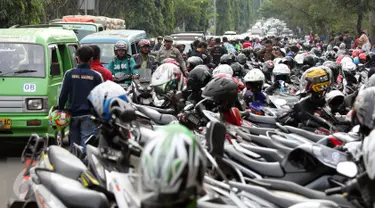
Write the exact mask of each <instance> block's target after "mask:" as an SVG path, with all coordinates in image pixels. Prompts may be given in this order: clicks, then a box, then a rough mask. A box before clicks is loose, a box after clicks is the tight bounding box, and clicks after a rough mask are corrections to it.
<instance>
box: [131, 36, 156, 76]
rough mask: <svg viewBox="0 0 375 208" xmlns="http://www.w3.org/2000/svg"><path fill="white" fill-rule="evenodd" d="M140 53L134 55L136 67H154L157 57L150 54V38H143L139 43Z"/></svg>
mask: <svg viewBox="0 0 375 208" xmlns="http://www.w3.org/2000/svg"><path fill="white" fill-rule="evenodd" d="M138 47H139V48H140V53H138V54H136V55H134V56H133V58H134V60H135V63H136V65H135V67H134V68H135V69H153V68H154V65H153V64H154V62H155V57H154V56H152V55H150V50H151V43H150V41H149V40H145V39H143V40H141V41H139V43H138Z"/></svg>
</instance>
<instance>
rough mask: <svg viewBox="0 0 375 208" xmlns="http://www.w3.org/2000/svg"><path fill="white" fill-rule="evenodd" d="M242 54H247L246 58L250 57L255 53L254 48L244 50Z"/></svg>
mask: <svg viewBox="0 0 375 208" xmlns="http://www.w3.org/2000/svg"><path fill="white" fill-rule="evenodd" d="M242 53H243V54H245V56H246V57H250V56H251V54H252V53H253V49H252V48H245V49H243V50H242Z"/></svg>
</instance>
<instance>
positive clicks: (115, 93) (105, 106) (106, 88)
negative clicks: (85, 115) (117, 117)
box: [88, 81, 131, 120]
mask: <svg viewBox="0 0 375 208" xmlns="http://www.w3.org/2000/svg"><path fill="white" fill-rule="evenodd" d="M88 100H89V102H90V103H91V105H92V107H93V108H94V110H95V113H96V114H97V115H98V116H100V117H101V118H102V119H104V120H109V119H110V118H111V117H112V114H111V107H112V103H113V102H114V101H116V102H117V103H118V102H119V100H123V101H125V102H131V101H130V99H128V97H127V95H126V92H125V90H124V88H123V87H121V86H120V85H119V84H116V83H114V82H112V81H106V82H103V83H101V84H99V85H98V86H96V87H95V88H94V89H92V90H91V92H90V94H89V96H88Z"/></svg>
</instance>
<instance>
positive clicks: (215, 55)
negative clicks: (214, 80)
mask: <svg viewBox="0 0 375 208" xmlns="http://www.w3.org/2000/svg"><path fill="white" fill-rule="evenodd" d="M226 53H228V51H227V49H225V48H224V47H223V46H221V40H220V38H216V39H215V46H214V47H213V48H212V50H211V56H212V59H213V63H214V64H215V66H218V65H219V64H220V57H221V56H222V55H224V54H226Z"/></svg>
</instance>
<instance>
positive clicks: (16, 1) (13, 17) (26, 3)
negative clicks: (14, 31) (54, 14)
mask: <svg viewBox="0 0 375 208" xmlns="http://www.w3.org/2000/svg"><path fill="white" fill-rule="evenodd" d="M43 12H44V10H43V2H42V1H38V0H1V1H0V26H1V27H10V26H12V25H16V24H19V25H23V24H36V23H39V22H40V17H41V16H42V14H43Z"/></svg>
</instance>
